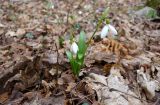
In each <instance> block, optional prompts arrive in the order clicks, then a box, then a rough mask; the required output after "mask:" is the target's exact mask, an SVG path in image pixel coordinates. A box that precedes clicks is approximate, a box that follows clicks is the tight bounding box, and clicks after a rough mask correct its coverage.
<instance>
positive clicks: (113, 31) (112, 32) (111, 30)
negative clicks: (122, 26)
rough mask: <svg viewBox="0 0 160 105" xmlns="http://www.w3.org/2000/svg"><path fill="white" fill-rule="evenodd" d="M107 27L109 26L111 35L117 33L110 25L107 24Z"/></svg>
mask: <svg viewBox="0 0 160 105" xmlns="http://www.w3.org/2000/svg"><path fill="white" fill-rule="evenodd" d="M108 27H109V31H110V33H111V34H112V35H117V34H118V32H117V30H116V29H115V28H114V27H113V26H112V25H110V24H109V25H108Z"/></svg>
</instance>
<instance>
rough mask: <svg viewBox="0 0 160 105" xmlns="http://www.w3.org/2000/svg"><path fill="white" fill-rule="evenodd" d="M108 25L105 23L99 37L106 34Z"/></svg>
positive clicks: (103, 36)
mask: <svg viewBox="0 0 160 105" xmlns="http://www.w3.org/2000/svg"><path fill="white" fill-rule="evenodd" d="M108 30H109V27H108V26H107V25H105V26H104V27H103V29H102V31H101V38H105V37H106V36H107V34H108Z"/></svg>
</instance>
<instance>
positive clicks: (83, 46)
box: [78, 31, 87, 54]
mask: <svg viewBox="0 0 160 105" xmlns="http://www.w3.org/2000/svg"><path fill="white" fill-rule="evenodd" d="M85 39H86V38H85V32H84V31H81V33H80V36H79V42H78V47H79V51H78V53H82V54H84V53H85V52H86V49H87V44H86V42H85Z"/></svg>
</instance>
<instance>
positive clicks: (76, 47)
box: [70, 42, 79, 54]
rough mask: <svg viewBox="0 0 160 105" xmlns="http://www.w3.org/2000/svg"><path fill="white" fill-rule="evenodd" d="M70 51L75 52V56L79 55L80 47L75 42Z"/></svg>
mask: <svg viewBox="0 0 160 105" xmlns="http://www.w3.org/2000/svg"><path fill="white" fill-rule="evenodd" d="M70 50H71V52H73V54H77V51H78V50H79V49H78V45H77V44H76V43H75V42H73V43H72V45H71V49H70Z"/></svg>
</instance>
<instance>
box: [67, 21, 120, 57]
mask: <svg viewBox="0 0 160 105" xmlns="http://www.w3.org/2000/svg"><path fill="white" fill-rule="evenodd" d="M117 34H118V32H117V30H116V29H115V27H114V26H112V25H111V24H107V25H105V26H104V27H103V28H102V31H101V34H100V37H101V38H105V37H106V36H109V35H110V36H115V35H117ZM70 50H71V52H72V53H73V54H75V55H76V54H77V51H78V50H79V49H78V45H77V44H76V42H73V43H72V44H71V48H70Z"/></svg>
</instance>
